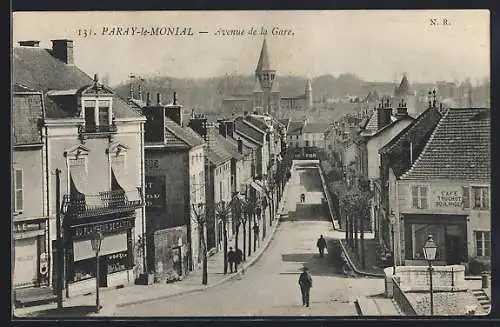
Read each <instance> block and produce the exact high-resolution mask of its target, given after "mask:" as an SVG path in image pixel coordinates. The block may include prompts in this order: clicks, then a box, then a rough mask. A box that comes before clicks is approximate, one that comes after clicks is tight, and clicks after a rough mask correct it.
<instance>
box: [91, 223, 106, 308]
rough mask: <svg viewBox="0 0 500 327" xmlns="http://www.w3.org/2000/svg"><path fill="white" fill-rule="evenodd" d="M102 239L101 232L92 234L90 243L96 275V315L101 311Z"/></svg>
mask: <svg viewBox="0 0 500 327" xmlns="http://www.w3.org/2000/svg"><path fill="white" fill-rule="evenodd" d="M103 239H104V236H103V235H102V233H101V232H97V233H95V234H94V236H93V238H92V240H91V243H92V250H94V251H95V260H96V275H95V291H96V293H95V294H96V298H95V310H96V312H97V313H99V310H100V309H101V306H100V304H99V251H100V250H101V243H102V240H103Z"/></svg>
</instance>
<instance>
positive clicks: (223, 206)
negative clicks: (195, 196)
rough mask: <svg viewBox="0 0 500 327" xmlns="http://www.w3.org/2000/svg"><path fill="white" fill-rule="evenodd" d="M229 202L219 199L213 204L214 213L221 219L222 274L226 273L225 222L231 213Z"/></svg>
mask: <svg viewBox="0 0 500 327" xmlns="http://www.w3.org/2000/svg"><path fill="white" fill-rule="evenodd" d="M231 202H232V201H231ZM231 202H230V203H227V202H226V201H221V202H219V203H217V204H216V205H215V214H216V215H217V216H218V217H219V218H220V219H221V220H222V235H223V238H224V275H226V274H227V222H228V219H229V217H230V213H231Z"/></svg>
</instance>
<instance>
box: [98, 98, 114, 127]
mask: <svg viewBox="0 0 500 327" xmlns="http://www.w3.org/2000/svg"><path fill="white" fill-rule="evenodd" d="M110 123H111V121H110V119H109V100H100V101H99V125H100V126H109V124H110Z"/></svg>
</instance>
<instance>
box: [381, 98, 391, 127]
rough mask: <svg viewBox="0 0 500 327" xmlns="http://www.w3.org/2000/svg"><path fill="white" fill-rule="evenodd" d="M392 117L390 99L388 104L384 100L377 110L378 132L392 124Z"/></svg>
mask: <svg viewBox="0 0 500 327" xmlns="http://www.w3.org/2000/svg"><path fill="white" fill-rule="evenodd" d="M391 115H392V107H391V106H390V101H389V99H387V101H386V102H384V100H382V103H381V104H380V105H379V107H378V108H377V123H378V125H377V130H381V129H382V128H384V127H385V126H387V125H389V124H390V123H391Z"/></svg>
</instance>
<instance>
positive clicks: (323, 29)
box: [12, 10, 490, 85]
mask: <svg viewBox="0 0 500 327" xmlns="http://www.w3.org/2000/svg"><path fill="white" fill-rule="evenodd" d="M489 17H490V14H489V11H487V10H432V11H431V10H429V11H423V10H391V11H374V10H356V11H340V10H335V11H169V12H167V11H163V12H161V11H149V12H147V11H142V12H141V11H135V12H134V11H127V12H118V11H116V12H90V11H89V12H15V13H14V14H13V26H12V36H13V37H12V41H13V46H17V45H18V43H17V42H18V41H22V40H39V41H40V46H41V47H45V48H50V47H51V42H50V40H53V39H71V40H73V41H74V60H75V64H76V65H78V67H80V68H81V69H82V70H83V71H85V72H86V73H88V74H89V75H90V76H93V75H94V73H97V74H99V75H100V76H102V75H106V74H107V75H108V76H109V83H110V84H111V85H115V84H118V83H120V82H124V81H126V80H127V78H128V76H129V75H130V74H131V73H133V74H135V75H137V76H141V77H154V76H171V77H179V78H196V77H213V76H220V75H224V74H235V73H236V74H244V75H250V74H253V73H254V71H255V67H256V65H257V61H258V57H259V53H260V49H261V46H262V42H263V39H264V36H263V35H259V34H260V30H261V28H262V27H264V28H265V29H267V31H268V34H267V36H266V37H265V38H266V40H267V45H268V50H269V55H270V59H271V65H272V68H274V69H276V70H277V73H278V74H279V75H300V76H304V77H307V78H314V77H316V76H320V75H325V74H332V75H334V76H338V75H339V74H346V73H352V74H355V75H357V76H358V77H360V78H362V79H364V80H367V81H387V82H394V81H397V80H398V79H400V78H401V75H402V74H403V73H406V74H407V76H408V78H409V79H410V82H435V81H437V80H447V81H453V80H464V79H465V78H470V79H471V81H478V80H482V79H484V78H489V76H490V22H489V19H490V18H489ZM431 19H436V25H432V23H431ZM445 20H446V21H445ZM117 27H121V28H122V30H125V29H126V28H127V27H129V31H131V30H132V29H131V27H134V28H135V31H136V35H134V36H132V35H128V36H125V35H116V33H115V35H111V33H112V31H113V28H115V29H114V30H115V31H116V30H117ZM164 27H180V28H184V27H186V28H191V31H192V33H193V35H192V36H174V35H140V31H141V30H142V29H143V28H144V30H147V31H151V30H152V29H155V28H164ZM252 27H254V28H255V30H257V31H258V33H257V35H252V34H251V33H249V30H250V28H252ZM273 29H274V30H275V31H276V30H280V31H283V30H289V31H292V33H291V35H271V32H272V30H273ZM84 30H87V32H88V33H87V34H89V31H90V30H91V31H92V33H91V34H92V35H90V36H87V37H84ZM222 30H244V32H245V33H244V35H239V36H234V35H220V32H219V34H217V32H218V31H222ZM199 32H207V33H199ZM94 33H95V35H94Z"/></svg>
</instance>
